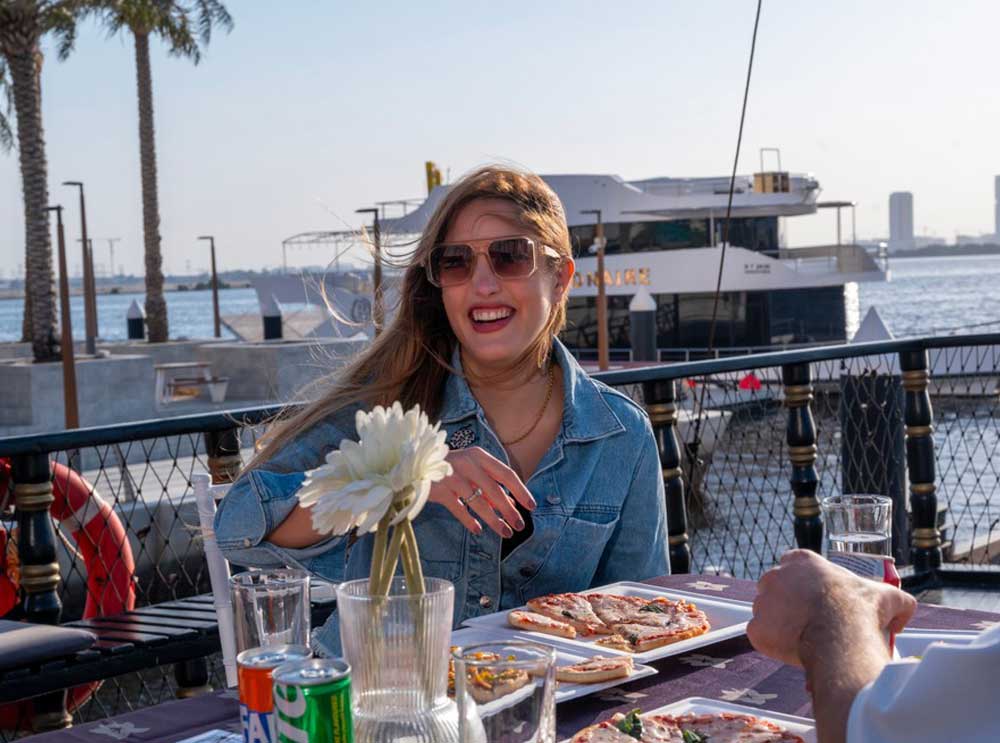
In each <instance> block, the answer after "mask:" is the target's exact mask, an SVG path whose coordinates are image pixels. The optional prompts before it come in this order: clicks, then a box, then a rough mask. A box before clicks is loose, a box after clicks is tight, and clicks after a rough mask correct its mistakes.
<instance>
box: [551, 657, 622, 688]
mask: <svg viewBox="0 0 1000 743" xmlns="http://www.w3.org/2000/svg"><path fill="white" fill-rule="evenodd" d="M634 670H635V664H634V663H633V662H632V659H631V658H630V657H628V656H627V655H620V656H616V657H614V658H605V657H603V656H600V655H595V656H594V657H593V658H588V659H587V660H585V661H581V662H580V663H574V664H572V665H569V666H557V667H556V681H564V682H566V683H568V684H599V683H602V682H604V681H611V680H612V679H621V678H628V677H629V676H630V675H631V674H632V671H634Z"/></svg>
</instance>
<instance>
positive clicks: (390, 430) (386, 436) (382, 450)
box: [299, 402, 451, 534]
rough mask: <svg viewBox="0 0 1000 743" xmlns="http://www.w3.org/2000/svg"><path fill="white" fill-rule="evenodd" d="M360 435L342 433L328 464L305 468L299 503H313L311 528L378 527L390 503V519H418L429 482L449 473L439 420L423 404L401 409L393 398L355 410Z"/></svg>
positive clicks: (334, 530) (364, 530) (361, 529)
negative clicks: (343, 436) (432, 420)
mask: <svg viewBox="0 0 1000 743" xmlns="http://www.w3.org/2000/svg"><path fill="white" fill-rule="evenodd" d="M355 425H356V427H357V430H358V436H359V439H360V440H359V441H351V440H350V439H344V440H343V441H341V442H340V448H339V449H337V450H335V451H332V452H330V453H329V454H327V456H326V464H324V465H321V466H320V467H317V468H316V469H314V470H311V471H310V472H307V473H306V480H305V482H303V483H302V487H301V488H300V489H299V503H300V504H301V505H302V506H304V507H306V506H312V524H313V528H314V529H316V530H317V531H320V532H325V533H329V534H346V533H347V532H348V531H350V530H351V529H352V528H353V527H355V526H356V527H358V532H359V533H361V534H365V533H367V532H370V531H375V528H376V527H377V526H378V522H379V520H381V518H382V517H383V516H384V515H385V514H386V511H387V510H388V509H389V508H390V506H392V507H394V508H395V509H397V511H398V512H397V513H396V515H395V516H394V517H393V519H392V523H393V524H396V523H398V522H400V521H402V520H403V519H404V518H408V519H411V520H412V519H414V518H416V516H417V514H418V513H420V510H421V509H422V508H423V507H424V503H426V502H427V496H428V495H430V491H431V483H433V482H437V481H438V480H441V479H443V478H445V477H447V476H448V475H450V474H451V465H450V464H448V462H447V461H446V460H445V457H446V456H447V455H448V446H447V444H445V438H446V436H447V435H446V433H445V432H444V431H440V430H439V428H440V424H437V423H435V424H434V425H433V426H432V425H431V424H430V421H428V420H427V414H426V413H422V412H420V406H419V405H418V406H415V407H414V408H412V409H411V410H408V411H406V412H405V413H404V412H403V407H402V406H401V405H400V404H399V403H398V402H395V403H393V405H392V407H391V408H389V409H388V410H386V409H385V408H383V407H382V406H381V405H379V406H377V407H376V408H375V409H374V410H372V411H371V412H370V413H364V412H362V411H360V410H359V411H358V413H357V415H356V416H355Z"/></svg>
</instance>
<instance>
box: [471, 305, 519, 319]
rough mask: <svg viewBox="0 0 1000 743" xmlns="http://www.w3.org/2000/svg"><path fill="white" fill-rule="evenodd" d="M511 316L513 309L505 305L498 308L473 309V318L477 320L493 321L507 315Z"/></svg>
mask: <svg viewBox="0 0 1000 743" xmlns="http://www.w3.org/2000/svg"><path fill="white" fill-rule="evenodd" d="M510 316H511V310H510V309H508V308H506V307H504V308H503V309H498V310H473V311H472V319H473V320H475V321H476V322H493V321H494V320H503V319H504V318H505V317H510Z"/></svg>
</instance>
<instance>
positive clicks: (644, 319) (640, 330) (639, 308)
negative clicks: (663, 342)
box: [628, 286, 660, 361]
mask: <svg viewBox="0 0 1000 743" xmlns="http://www.w3.org/2000/svg"><path fill="white" fill-rule="evenodd" d="M628 314H629V320H628V331H629V332H628V334H629V340H630V341H631V342H632V361H659V360H660V359H659V358H658V354H657V350H656V302H655V301H653V298H652V297H651V296H650V295H649V290H648V289H647V288H646V287H645V286H640V287H639V290H638V291H637V292H636V293H635V296H634V297H632V301H631V302H629V305H628Z"/></svg>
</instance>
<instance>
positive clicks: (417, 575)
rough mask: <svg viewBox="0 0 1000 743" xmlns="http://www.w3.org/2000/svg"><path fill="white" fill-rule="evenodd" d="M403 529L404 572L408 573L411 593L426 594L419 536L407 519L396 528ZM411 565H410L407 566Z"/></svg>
mask: <svg viewBox="0 0 1000 743" xmlns="http://www.w3.org/2000/svg"><path fill="white" fill-rule="evenodd" d="M396 528H397V529H403V530H404V531H403V537H404V540H403V570H404V571H406V573H407V575H406V583H407V586H408V587H409V592H410V593H415V594H424V593H426V592H427V587H426V586H425V585H424V570H423V568H422V567H421V565H420V550H419V548H418V547H417V535H416V532H414V531H413V522H412V521H410V520H409V519H405V520H404V521H403V523H401V524H400V525H399V526H397V527H396ZM407 563H409V564H407Z"/></svg>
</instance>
